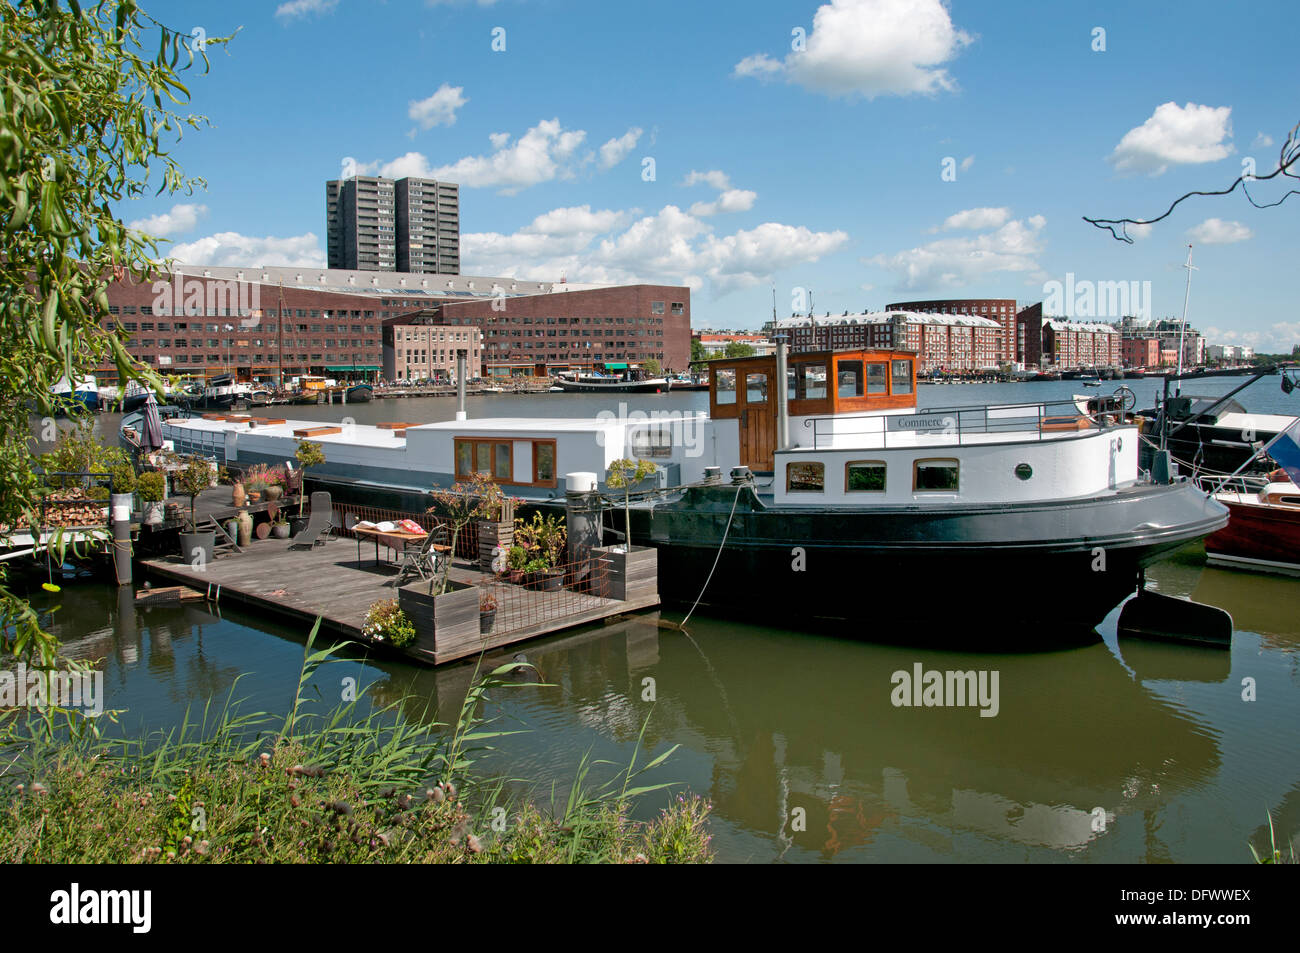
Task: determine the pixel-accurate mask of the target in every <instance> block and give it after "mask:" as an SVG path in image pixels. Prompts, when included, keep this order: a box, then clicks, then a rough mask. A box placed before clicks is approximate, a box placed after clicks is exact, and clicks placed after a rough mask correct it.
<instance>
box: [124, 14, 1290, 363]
mask: <svg viewBox="0 0 1300 953" xmlns="http://www.w3.org/2000/svg"><path fill="white" fill-rule="evenodd" d="M145 8H146V9H147V10H148V11H149V12H150V13H151V14H152V15H153V16H155V17H156V18H158V19H159V20H160V21H161V22H163V23H165V24H167V25H168V26H169V27H172V28H174V29H178V30H182V31H188V32H191V33H193V34H194V35H196V36H199V35H206V36H209V37H212V36H221V35H225V34H229V33H231V32H233V31H234V30H235V29H236V28H239V32H238V34H237V35H236V36H235V38H234V39H233V40H232V41H231V42H230V44H229V45H228V46H225V47H217V48H213V49H212V50H211V51H210V53H211V70H210V72H209V73H208V74H207V75H197V73H195V72H193V71H192V72H191V73H190V74H189V75H187V77H186V79H185V81H186V83H187V85H188V86H189V88H190V89H191V91H192V93H193V100H192V104H191V106H190V108H191V109H192V110H193V111H194V112H197V113H201V114H203V115H205V116H207V117H208V118H209V120H210V122H211V127H210V128H204V129H202V130H200V131H190V132H187V134H186V135H185V137H184V139H183V140H182V141H181V142H180V143H178V144H177V145H176V146H175V148H174V150H173V152H174V154H175V155H176V157H177V158H178V159H179V161H180V162H181V164H182V166H183V167H184V169H185V171H186V173H188V174H190V175H197V176H202V177H203V178H204V179H205V180H206V182H207V187H206V189H204V190H200V191H197V192H196V193H195V194H194V195H190V196H186V195H173V196H159V197H157V198H152V197H151V198H149V199H140V200H135V201H131V202H124V203H122V206H121V207H120V208H119V209H118V212H119V213H120V215H121V216H122V217H123V218H124V219H125V220H127V221H128V222H129V223H131V224H132V225H133V226H135V227H138V228H141V229H143V230H145V231H148V232H150V233H151V234H154V235H158V236H161V237H163V238H165V239H167V241H168V242H169V243H170V244H164V245H163V246H162V247H163V248H164V249H165V252H164V253H165V254H167V255H170V256H172V257H174V258H176V259H177V260H179V261H182V262H185V263H187V264H212V265H247V266H257V265H274V264H282V265H303V266H308V267H323V266H324V262H325V234H324V228H325V182H326V181H327V180H329V179H333V178H338V177H340V175H341V174H342V173H343V171H344V170H345V169H350V168H355V169H356V170H357V171H361V172H366V173H370V174H380V175H388V176H392V177H400V176H402V175H423V176H430V177H433V178H439V179H444V180H447V181H453V182H458V183H459V184H460V187H461V191H460V196H461V258H462V270H463V271H464V272H465V273H466V274H476V275H492V276H496V275H502V276H516V277H519V278H525V279H532V280H547V281H551V280H559V279H560V278H565V279H567V280H568V281H571V282H610V283H629V282H637V281H646V282H656V283H668V284H685V285H689V286H690V288H691V291H692V295H691V302H692V315H693V325H694V326H695V327H697V328H714V329H721V328H756V327H758V326H760V325H761V324H762V323H763V322H764V321H765V320H768V319H769V318H770V317H771V316H772V313H773V298H774V297H775V310H776V313H777V314H778V316H781V317H787V316H789V315H790V314H791V313H792V312H794V311H799V312H800V313H803V312H804V311H806V310H807V309H808V307H809V306H810V305H811V307H813V308H814V309H815V311H816V312H817V313H818V314H819V315H820V314H823V313H825V312H830V313H831V314H840V313H842V312H843V311H845V310H848V311H850V312H860V311H862V310H864V309H865V310H880V309H882V308H883V307H884V306H885V305H886V304H887V303H892V302H896V301H906V300H921V299H932V298H980V297H999V298H1015V299H1017V300H1018V301H1020V302H1021V303H1022V305H1023V304H1030V303H1033V302H1035V301H1040V300H1044V298H1048V297H1050V296H1051V295H1052V294H1053V293H1055V294H1056V299H1057V300H1064V301H1065V302H1066V307H1067V308H1068V309H1069V315H1070V316H1072V317H1075V318H1076V319H1078V320H1089V319H1092V320H1107V321H1110V320H1114V319H1116V318H1117V317H1119V316H1120V315H1119V314H1115V313H1110V312H1111V311H1114V310H1120V308H1119V305H1120V301H1119V299H1118V298H1117V297H1115V295H1114V294H1113V293H1112V294H1111V295H1109V296H1107V295H1106V294H1103V293H1100V292H1099V293H1098V294H1097V296H1096V299H1095V300H1094V301H1093V302H1091V307H1090V300H1089V299H1090V298H1091V297H1092V296H1091V295H1090V294H1089V293H1087V290H1086V289H1091V288H1097V289H1101V288H1105V287H1107V285H1105V284H1103V283H1112V282H1124V283H1125V285H1124V287H1125V289H1127V290H1129V291H1130V298H1129V307H1128V308H1127V309H1122V310H1127V311H1130V312H1135V311H1136V312H1139V313H1145V314H1149V316H1151V317H1155V318H1160V317H1167V316H1172V317H1178V316H1179V315H1181V313H1182V310H1183V301H1184V293H1185V290H1186V289H1185V282H1186V277H1187V274H1188V272H1187V270H1186V269H1185V268H1184V267H1183V265H1184V263H1185V262H1186V259H1187V251H1188V249H1187V246H1188V245H1189V244H1191V245H1193V246H1194V249H1193V265H1194V266H1195V268H1196V269H1197V270H1195V271H1194V272H1193V273H1192V285H1191V294H1190V303H1189V307H1188V319H1189V322H1190V323H1191V325H1192V326H1194V327H1196V328H1198V329H1199V330H1201V332H1202V333H1204V334H1206V335H1207V336H1208V337H1209V338H1210V340H1211V343H1226V344H1233V343H1236V344H1251V345H1253V346H1255V347H1256V348H1257V349H1258V350H1262V351H1269V352H1275V351H1281V350H1285V351H1288V352H1289V351H1290V350H1291V348H1292V347H1293V346H1294V345H1295V344H1297V343H1300V314H1297V309H1296V306H1295V303H1294V302H1295V301H1296V292H1295V287H1294V281H1295V272H1296V268H1295V266H1296V263H1297V242H1296V238H1297V229H1296V225H1297V222H1298V221H1300V218H1298V213H1300V196H1292V197H1291V198H1290V200H1289V201H1287V202H1286V203H1285V204H1283V205H1281V206H1279V207H1276V208H1270V209H1257V208H1254V207H1252V206H1251V204H1250V203H1249V202H1248V201H1247V199H1246V198H1245V197H1244V196H1243V194H1242V190H1241V188H1240V187H1239V188H1238V190H1237V192H1235V193H1234V194H1232V195H1228V196H1220V197H1203V198H1192V199H1189V200H1187V201H1186V202H1184V203H1182V204H1181V205H1179V206H1178V208H1176V209H1175V210H1174V212H1173V214H1171V215H1170V216H1169V217H1168V218H1167V219H1165V220H1163V221H1161V222H1159V223H1157V224H1155V225H1152V226H1147V227H1143V228H1137V229H1133V228H1130V229H1129V234H1130V235H1132V236H1133V237H1134V241H1133V242H1132V243H1131V244H1130V243H1125V242H1120V241H1116V240H1115V239H1114V238H1112V237H1111V235H1110V234H1109V233H1108V232H1106V231H1104V230H1100V229H1098V228H1095V227H1093V226H1092V225H1089V224H1088V223H1086V222H1084V221H1083V217H1084V216H1088V217H1093V218H1099V217H1100V218H1121V217H1129V218H1136V219H1145V218H1153V217H1155V216H1157V215H1160V214H1161V213H1163V212H1164V211H1165V210H1166V208H1168V206H1169V205H1170V204H1171V203H1172V202H1173V201H1174V200H1175V199H1176V198H1178V197H1179V196H1181V195H1183V194H1184V193H1185V192H1188V191H1190V190H1193V189H1200V190H1206V189H1221V188H1226V187H1227V186H1229V185H1231V184H1232V182H1233V181H1234V180H1235V179H1236V178H1237V177H1238V176H1240V175H1242V174H1243V172H1244V171H1251V170H1252V169H1253V170H1254V172H1255V174H1257V175H1266V174H1267V173H1268V172H1271V171H1273V170H1274V169H1276V168H1277V165H1278V161H1279V159H1278V157H1279V153H1280V150H1281V148H1282V147H1283V144H1284V143H1285V142H1286V140H1287V136H1288V134H1289V133H1290V131H1291V129H1292V128H1293V127H1294V126H1295V124H1296V123H1297V122H1300V102H1297V97H1296V95H1295V91H1294V83H1292V82H1290V81H1289V80H1288V79H1287V75H1288V74H1287V73H1286V72H1285V71H1284V64H1286V63H1289V62H1291V61H1292V57H1293V52H1294V51H1293V49H1291V45H1292V44H1293V42H1294V38H1295V36H1296V35H1297V33H1300V30H1298V29H1297V28H1298V27H1300V12H1298V11H1297V8H1296V7H1295V6H1294V4H1286V3H1273V2H1262V3H1257V4H1252V5H1250V6H1249V7H1248V8H1247V7H1241V8H1237V7H1233V6H1231V5H1224V4H1221V3H1214V2H1206V0H1183V2H1169V3H1166V2H1145V0H1144V2H1141V3H1133V2H1125V3H1111V2H1103V3H1088V4H1084V3H1074V2H1052V3H1042V2H1021V0H997V2H991V0H983V2H975V0H950V2H946V3H945V2H941V0H832V2H829V3H822V4H818V3H816V2H799V0H787V2H779V3H778V2H766V0H748V2H731V0H709V2H699V0H696V2H691V3H681V2H675V0H660V2H657V3H653V4H646V3H633V2H614V0H387V2H380V0H288V2H282V3H277V2H274V0H271V2H251V0H248V2H245V0H229V2H226V3H222V4H203V5H199V4H194V3H179V2H172V3H167V2H154V3H146V4H145ZM196 11H197V12H196ZM191 21H193V22H192V23H191ZM199 31H202V34H200V32H199ZM1290 184H1292V185H1297V186H1300V182H1296V181H1295V180H1290ZM1285 191H1286V188H1285V187H1284V186H1281V185H1280V184H1279V183H1278V182H1277V181H1276V180H1275V181H1273V182H1257V183H1255V184H1254V185H1253V186H1251V194H1252V195H1253V196H1255V198H1256V200H1257V201H1260V202H1261V203H1262V202H1267V201H1276V200H1277V199H1278V198H1280V197H1281V196H1282V195H1283V194H1284V193H1285ZM1129 283H1133V284H1129ZM1148 283H1149V284H1148ZM1066 287H1069V288H1072V289H1074V290H1075V296H1074V297H1068V298H1067V297H1066V296H1065V295H1063V294H1062V293H1061V291H1062V289H1064V288H1066ZM1109 287H1110V288H1112V289H1113V288H1114V287H1116V286H1114V285H1110V286H1109Z"/></svg>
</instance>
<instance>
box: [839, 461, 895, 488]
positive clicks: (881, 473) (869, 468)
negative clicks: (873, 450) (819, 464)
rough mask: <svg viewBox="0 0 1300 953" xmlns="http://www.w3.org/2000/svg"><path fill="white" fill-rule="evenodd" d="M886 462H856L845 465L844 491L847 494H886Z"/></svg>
mask: <svg viewBox="0 0 1300 953" xmlns="http://www.w3.org/2000/svg"><path fill="white" fill-rule="evenodd" d="M886 469H887V468H886V466H885V462H884V461H883V460H854V461H851V462H850V463H846V464H845V465H844V490H845V492H847V493H884V492H885V471H886Z"/></svg>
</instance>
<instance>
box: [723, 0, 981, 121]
mask: <svg viewBox="0 0 1300 953" xmlns="http://www.w3.org/2000/svg"><path fill="white" fill-rule="evenodd" d="M973 40H974V37H972V36H971V35H970V34H969V33H966V32H965V31H963V30H960V29H958V28H957V27H955V26H954V25H953V22H952V18H951V17H950V16H949V15H948V10H947V8H946V7H945V6H944V5H943V3H942V0H831V2H830V3H826V4H823V5H822V6H820V7H818V8H817V12H816V13H815V14H814V15H813V27H812V31H811V32H810V33H809V34H808V37H807V40H806V49H804V50H795V51H792V52H791V53H789V54H787V55H786V57H785V59H784V60H781V61H778V60H775V59H773V58H772V57H770V56H767V55H765V54H761V53H760V54H756V55H753V56H747V57H745V58H744V59H743V60H741V61H740V62H739V63H737V64H736V66H735V69H734V73H735V75H736V76H754V77H758V78H760V79H766V78H776V77H778V76H783V77H784V78H785V79H786V81H787V82H792V83H798V84H799V85H800V86H803V87H804V88H806V89H810V90H813V91H814V92H820V93H826V94H827V95H830V96H852V95H862V96H865V97H866V98H867V99H875V98H876V97H877V96H891V95H892V96H908V95H913V94H917V93H920V94H927V95H928V94H933V93H937V92H940V91H942V90H952V89H955V88H956V83H955V82H954V81H953V79H952V77H951V76H949V75H948V71H947V70H946V69H943V65H944V64H945V63H947V62H948V61H949V60H951V59H952V58H953V57H954V56H956V55H957V53H958V52H959V51H960V50H961V48H962V47H964V46H966V45H967V44H969V43H971V42H973Z"/></svg>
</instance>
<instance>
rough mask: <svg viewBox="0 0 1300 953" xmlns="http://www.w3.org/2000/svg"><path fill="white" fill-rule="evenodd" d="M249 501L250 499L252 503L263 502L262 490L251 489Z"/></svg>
mask: <svg viewBox="0 0 1300 953" xmlns="http://www.w3.org/2000/svg"><path fill="white" fill-rule="evenodd" d="M248 501H249V502H250V503H260V502H262V491H261V490H249V491H248Z"/></svg>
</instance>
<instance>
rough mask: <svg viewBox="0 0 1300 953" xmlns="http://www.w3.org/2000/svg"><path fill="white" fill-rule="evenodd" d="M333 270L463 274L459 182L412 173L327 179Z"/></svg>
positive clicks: (329, 251)
mask: <svg viewBox="0 0 1300 953" xmlns="http://www.w3.org/2000/svg"><path fill="white" fill-rule="evenodd" d="M325 236H326V240H325V243H326V249H327V259H328V262H329V267H330V268H347V269H355V270H359V271H399V272H403V273H408V274H433V275H457V274H460V186H458V185H456V184H455V183H453V182H436V181H434V180H433V179H420V178H416V177H414V176H408V177H407V178H402V179H396V180H394V179H386V178H383V177H382V176H373V175H357V176H353V177H352V178H349V179H336V180H332V181H330V182H326V183H325Z"/></svg>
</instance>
